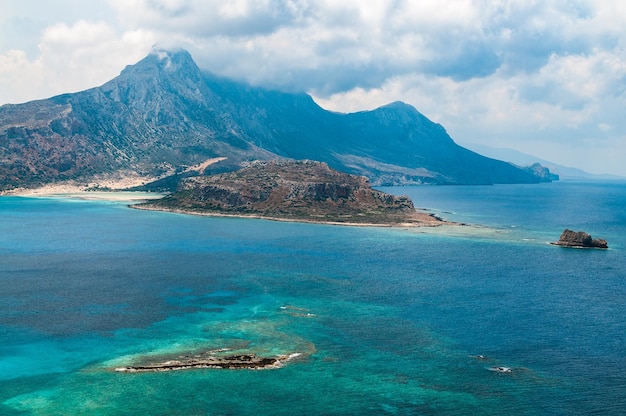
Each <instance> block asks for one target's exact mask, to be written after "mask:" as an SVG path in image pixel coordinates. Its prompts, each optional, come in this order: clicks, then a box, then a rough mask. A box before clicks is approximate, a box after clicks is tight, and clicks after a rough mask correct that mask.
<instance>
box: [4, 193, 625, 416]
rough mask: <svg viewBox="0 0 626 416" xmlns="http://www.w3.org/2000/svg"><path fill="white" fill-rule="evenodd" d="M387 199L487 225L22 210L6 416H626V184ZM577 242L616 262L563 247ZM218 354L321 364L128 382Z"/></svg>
mask: <svg viewBox="0 0 626 416" xmlns="http://www.w3.org/2000/svg"><path fill="white" fill-rule="evenodd" d="M385 190H387V191H390V192H393V193H397V194H408V195H409V196H411V198H412V199H413V200H414V202H415V204H416V206H418V207H423V208H427V209H430V210H432V212H435V213H437V214H438V215H441V216H443V217H445V218H447V219H451V220H455V221H460V222H465V223H471V224H480V225H482V227H456V228H448V227H444V228H438V229H412V230H403V229H385V228H352V227H340V226H326V225H314V224H294V223H278V222H272V221H263V220H246V219H228V218H209V217H195V216H187V215H178V214H169V213H159V212H148V211H139V210H132V209H128V208H127V207H126V206H125V205H124V204H122V203H110V202H94V201H74V200H62V199H45V198H39V199H28V198H17V197H1V198H0V341H1V342H0V414H8V415H12V414H41V415H51V414H59V415H60V414H89V415H93V414H102V415H106V414H199V415H200V414H202V415H227V414H249V415H253V414H254V415H264V414H268V415H270V414H271V415H279V414H290V415H291V414H374V415H379V414H401V415H406V414H411V415H413V414H417V415H449V414H461V415H462V414H467V415H470V414H471V415H474V414H478V415H480V414H484V415H497V414H511V415H577V414H579V415H583V414H602V415H621V414H624V413H625V412H626V322H625V320H624V317H626V302H625V300H626V251H625V249H626V208H625V207H626V183H623V182H613V183H596V182H565V181H563V182H556V183H552V184H542V185H528V186H526V185H506V186H504V185H498V186H472V187H459V186H451V187H406V188H385ZM566 227H568V228H572V229H575V230H585V231H587V232H589V233H591V234H592V235H593V236H594V237H600V238H605V239H606V240H608V242H609V246H610V249H609V250H578V249H564V248H560V247H556V246H552V245H549V244H548V242H550V241H554V240H556V239H558V236H559V235H560V233H561V232H562V230H563V229H564V228H566ZM287 305H288V308H285V306H287ZM215 348H232V349H233V351H239V350H242V351H248V352H255V353H257V354H259V355H272V354H281V353H292V352H300V353H302V354H303V355H302V358H301V359H300V360H296V361H294V362H291V363H288V364H287V365H285V366H284V367H283V368H280V369H274V370H261V371H252V370H209V369H206V370H189V371H179V372H169V373H141V374H128V373H118V372H114V371H112V369H113V368H114V367H116V366H119V365H123V364H127V363H131V362H134V361H135V360H138V359H141V358H142V357H144V356H146V355H150V354H166V353H181V354H182V353H187V352H189V351H196V350H207V349H215ZM477 355H483V356H484V358H477ZM493 366H506V367H511V368H512V369H513V371H512V372H510V373H498V372H493V371H489V370H488V368H490V367H493Z"/></svg>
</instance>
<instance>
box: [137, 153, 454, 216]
mask: <svg viewBox="0 0 626 416" xmlns="http://www.w3.org/2000/svg"><path fill="white" fill-rule="evenodd" d="M132 207H133V208H138V209H149V210H163V211H173V212H181V213H189V214H198V215H216V216H236V217H252V218H265V219H272V220H279V221H298V222H316V223H330V224H341V225H361V226H365V225H369V226H403V227H406V226H437V225H442V224H445V223H446V222H445V221H443V220H441V219H440V218H438V217H436V216H435V215H433V214H429V213H426V212H420V211H417V210H416V209H415V207H414V206H413V202H412V201H411V199H410V198H409V197H407V196H394V195H389V194H386V193H384V192H381V191H378V190H375V189H372V188H371V187H370V184H369V180H368V179H367V178H366V177H364V176H357V175H352V174H347V173H343V172H339V171H336V170H334V169H331V168H330V167H329V166H328V165H327V164H326V163H324V162H316V161H309V160H303V161H292V160H290V161H285V160H281V161H269V162H268V161H256V162H251V163H250V164H248V165H247V166H245V167H243V168H242V169H239V170H237V171H234V172H228V173H222V174H218V175H211V176H196V177H191V178H186V179H184V180H183V181H181V183H180V184H179V186H178V189H177V190H176V192H174V193H173V194H171V195H170V196H167V197H165V198H163V199H159V200H153V201H148V202H146V203H143V204H137V205H133V206H132Z"/></svg>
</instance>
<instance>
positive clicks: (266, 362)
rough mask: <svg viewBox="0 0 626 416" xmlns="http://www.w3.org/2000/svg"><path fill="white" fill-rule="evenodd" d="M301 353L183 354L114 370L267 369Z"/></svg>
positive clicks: (133, 371)
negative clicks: (275, 354) (179, 356)
mask: <svg viewBox="0 0 626 416" xmlns="http://www.w3.org/2000/svg"><path fill="white" fill-rule="evenodd" d="M300 355H301V354H299V353H293V354H289V355H279V356H276V357H258V356H257V355H256V354H237V355H227V356H219V355H215V354H214V352H208V353H204V354H199V355H194V356H183V357H181V358H179V359H176V360H166V361H158V362H150V363H146V364H143V365H136V366H127V367H117V368H115V371H116V372H121V373H140V372H160V371H176V370H189V369H194V368H223V369H231V370H234V369H267V368H279V367H281V366H282V365H283V363H285V362H287V361H290V360H292V359H294V358H296V357H298V356H300Z"/></svg>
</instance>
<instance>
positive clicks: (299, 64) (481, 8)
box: [0, 0, 626, 176]
mask: <svg viewBox="0 0 626 416" xmlns="http://www.w3.org/2000/svg"><path fill="white" fill-rule="evenodd" d="M625 27H626V2H621V1H614V0H613V1H609V0H537V1H535V0H520V1H517V0H515V1H513V0H511V1H507V0H491V1H490V0H474V1H472V0H448V1H446V0H414V1H402V0H389V1H375V0H374V1H368V2H365V1H362V0H344V1H341V0H334V1H331V0H275V1H270V0H90V1H89V2H86V1H82V0H51V1H46V2H42V1H36V0H20V1H13V0H0V104H5V103H19V102H25V101H29V100H33V99H38V98H47V97H49V96H52V95H55V94H60V93H63V92H73V91H79V90H82V89H86V88H90V87H93V86H97V85H100V84H102V83H104V82H106V81H107V80H109V79H111V78H113V77H114V76H116V75H118V74H119V72H120V71H121V70H122V69H123V68H124V67H125V66H126V65H128V64H132V63H135V62H137V61H138V60H140V59H141V58H143V57H144V56H145V55H146V54H148V53H149V51H150V50H151V48H152V46H153V45H159V46H161V47H169V46H172V47H183V48H185V49H187V50H189V51H190V52H191V54H192V55H193V57H194V59H195V60H196V62H197V63H198V65H199V66H200V67H201V68H203V69H206V70H209V71H212V72H214V73H217V74H220V75H225V76H229V77H233V78H237V79H241V80H246V81H248V82H251V83H253V84H256V85H263V86H267V87H272V88H280V89H283V90H291V91H307V92H308V93H310V94H311V95H313V96H314V98H315V99H316V101H317V102H318V103H319V104H320V105H322V106H323V107H324V108H327V109H330V110H334V111H343V112H351V111H358V110H365V109H372V108H375V107H377V106H380V105H384V104H386V103H389V102H392V101H396V100H402V101H405V102H407V103H409V104H412V105H413V106H415V107H416V108H417V109H418V110H419V111H421V112H422V113H423V114H425V115H426V116H427V117H429V118H430V119H432V120H433V121H435V122H438V123H441V124H442V125H443V126H444V127H445V128H446V130H447V131H448V133H450V135H451V136H452V138H453V139H454V140H455V141H457V142H458V143H460V144H462V145H464V144H468V143H478V144H482V145H487V146H493V147H509V148H513V149H516V150H519V151H523V152H526V153H530V154H534V155H536V156H539V157H541V158H543V159H547V160H550V161H553V162H555V163H559V164H562V165H567V166H574V167H578V168H582V169H584V170H587V171H589V172H593V173H612V174H619V175H623V176H626V117H624V114H623V113H624V111H625V109H626V30H624V28H625Z"/></svg>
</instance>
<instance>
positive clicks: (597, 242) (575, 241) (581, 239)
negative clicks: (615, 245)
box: [552, 229, 609, 248]
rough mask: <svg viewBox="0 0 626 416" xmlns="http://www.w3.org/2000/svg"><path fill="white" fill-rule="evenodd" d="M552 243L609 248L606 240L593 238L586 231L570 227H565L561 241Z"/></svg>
mask: <svg viewBox="0 0 626 416" xmlns="http://www.w3.org/2000/svg"><path fill="white" fill-rule="evenodd" d="M552 244H554V245H557V246H563V247H580V248H609V246H608V244H607V242H606V240H602V239H595V238H592V237H591V236H590V235H589V234H587V233H586V232H584V231H578V232H576V231H572V230H569V229H565V231H563V233H562V234H561V237H560V238H559V241H557V242H555V243H552Z"/></svg>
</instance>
